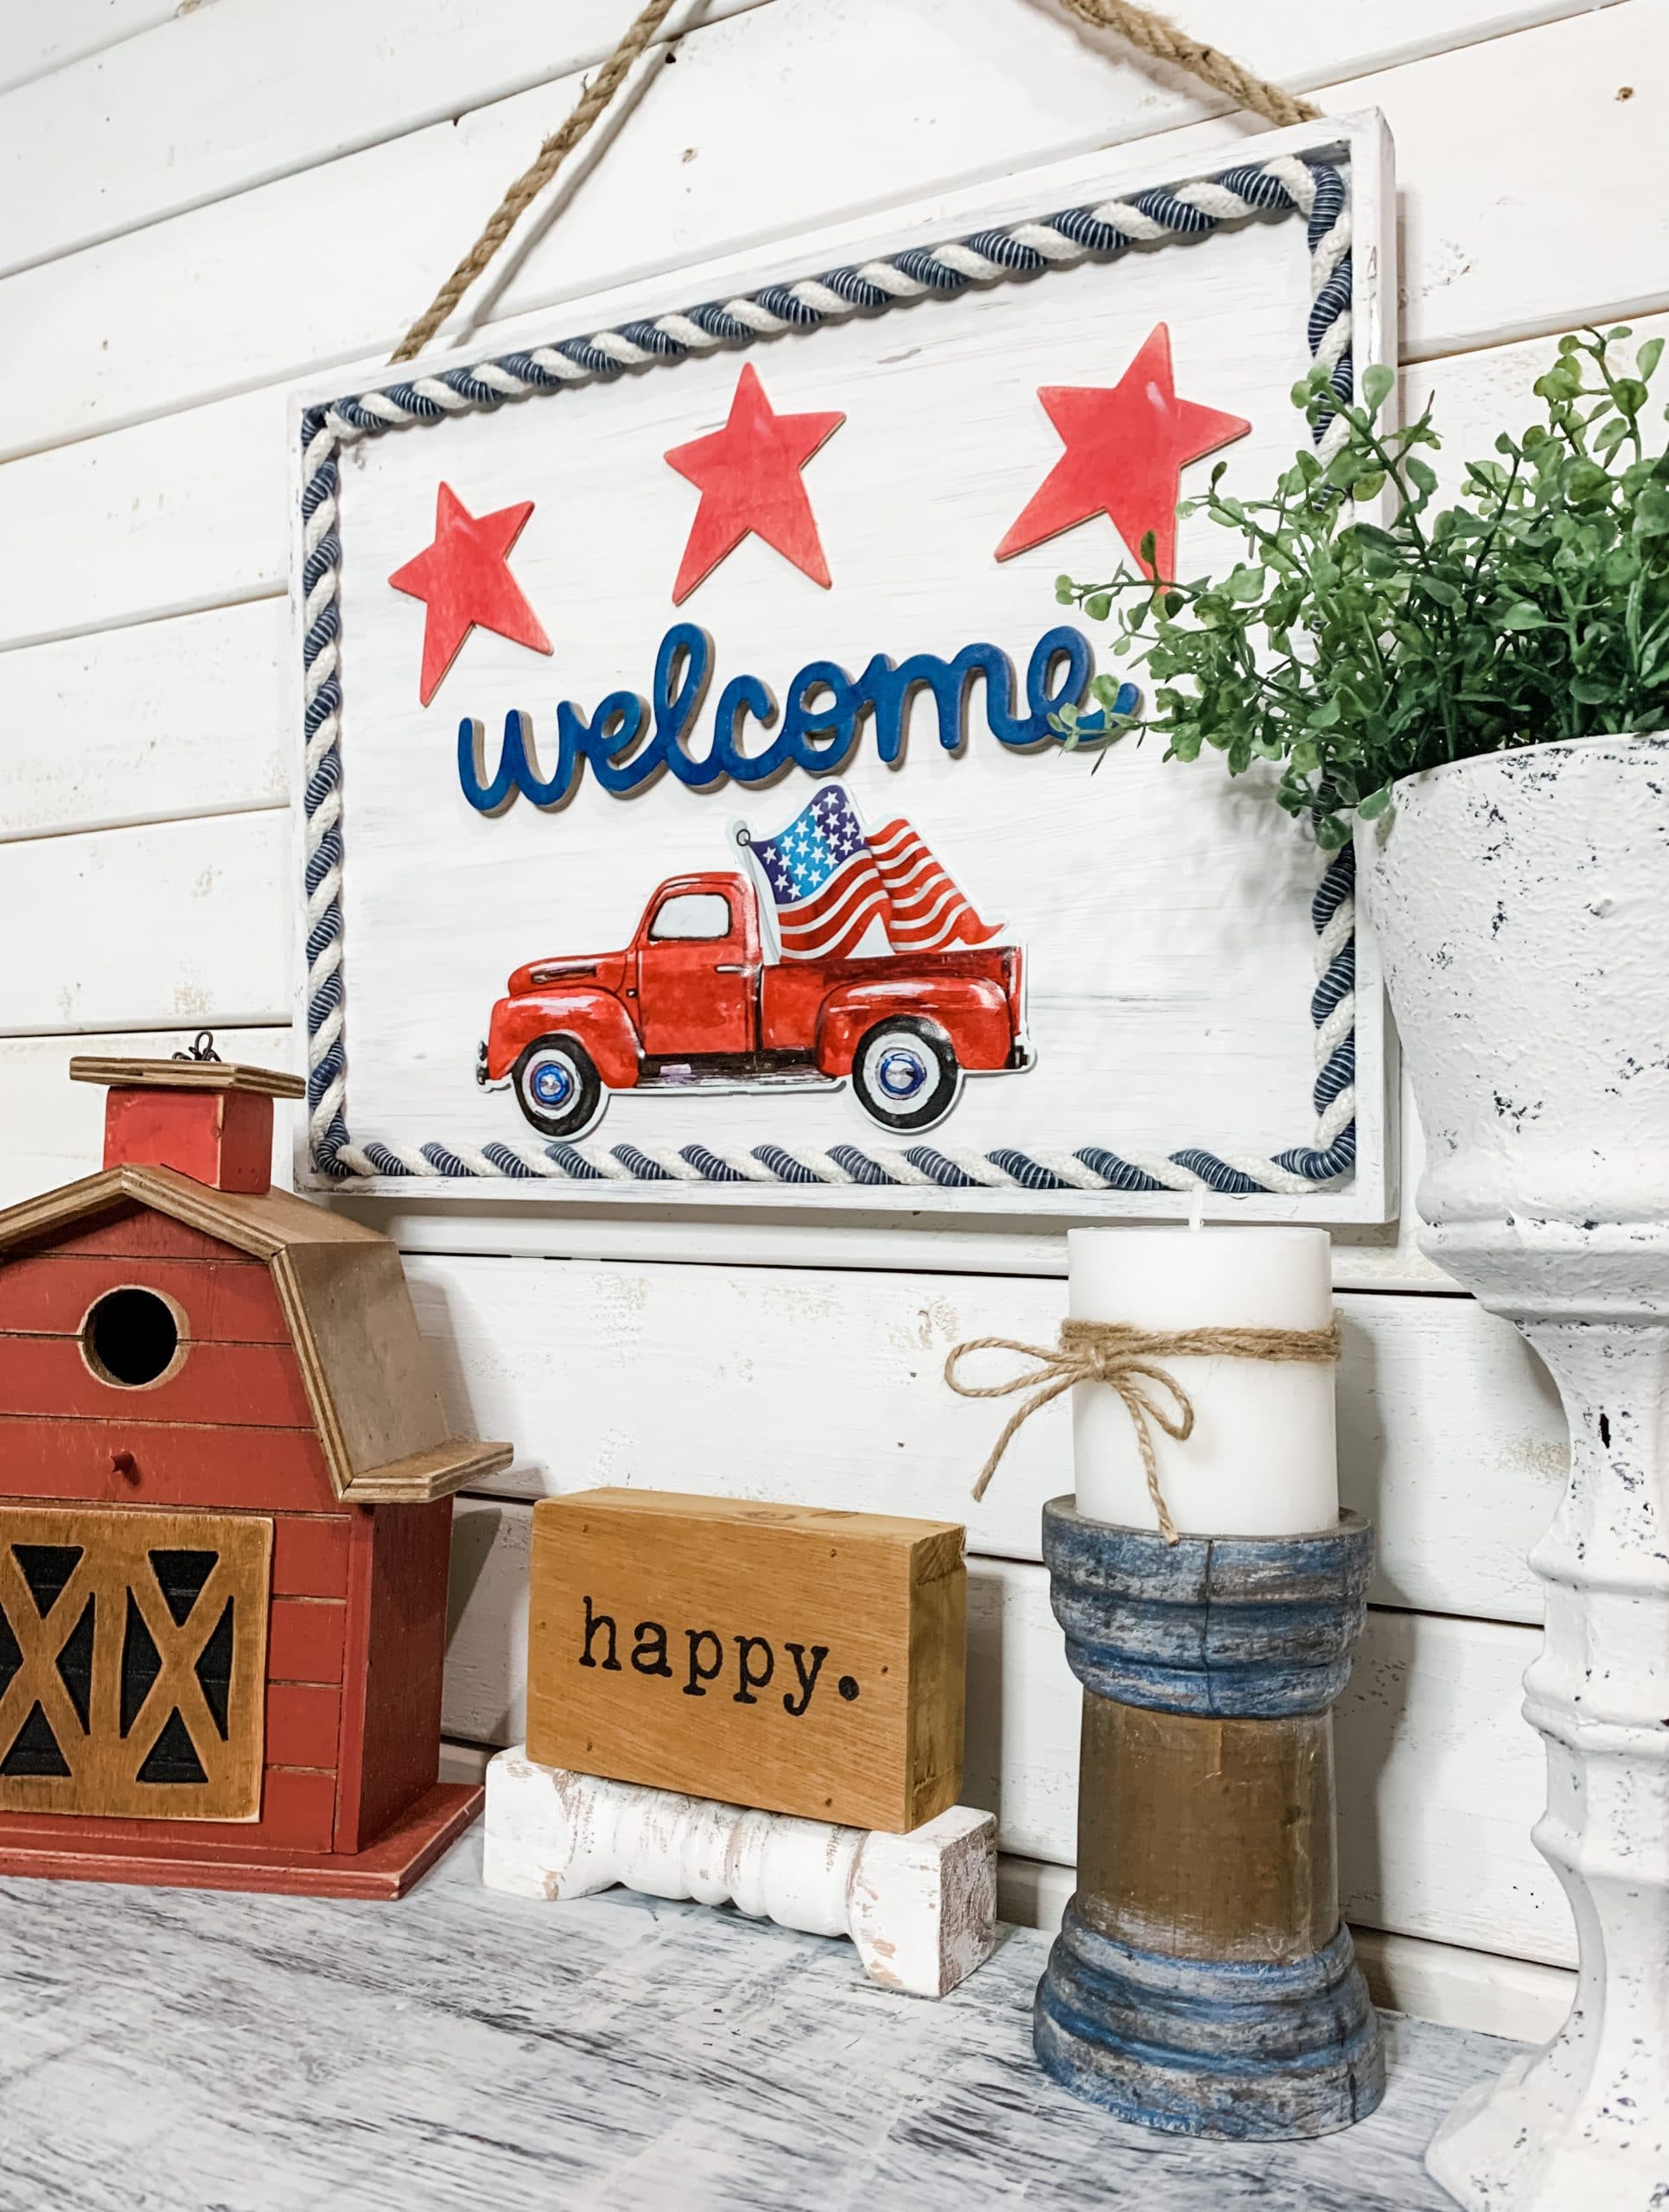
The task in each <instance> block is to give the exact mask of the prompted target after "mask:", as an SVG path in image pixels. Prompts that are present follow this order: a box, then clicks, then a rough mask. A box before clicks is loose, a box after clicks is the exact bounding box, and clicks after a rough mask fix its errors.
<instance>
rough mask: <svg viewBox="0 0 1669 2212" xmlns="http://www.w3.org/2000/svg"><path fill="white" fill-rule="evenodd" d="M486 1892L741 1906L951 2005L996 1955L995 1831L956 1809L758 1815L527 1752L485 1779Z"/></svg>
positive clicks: (504, 1758) (887, 1979)
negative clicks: (619, 1893)
mask: <svg viewBox="0 0 1669 2212" xmlns="http://www.w3.org/2000/svg"><path fill="white" fill-rule="evenodd" d="M481 1878H482V1879H483V1881H484V1882H485V1883H486V1884H487V1887H488V1889H494V1890H506V1891H509V1892H510V1893H511V1894H512V1895H513V1896H515V1897H551V1898H564V1897H590V1896H592V1895H594V1894H595V1893H596V1891H599V1890H607V1889H612V1888H613V1887H614V1886H615V1884H617V1883H619V1884H621V1885H624V1886H625V1887H626V1888H627V1889H628V1890H641V1891H644V1892H645V1893H646V1894H647V1895H648V1896H650V1897H693V1898H695V1899H696V1900H697V1901H698V1903H700V1904H734V1905H735V1906H736V1909H737V1910H738V1911H740V1912H744V1913H747V1914H748V1915H749V1916H750V1917H751V1918H753V1919H755V1920H774V1921H776V1922H777V1923H779V1925H780V1926H781V1927H784V1928H797V1929H801V1930H803V1931H804V1932H805V1933H806V1934H807V1935H810V1936H850V1939H851V1941H852V1942H853V1943H854V1944H855V1945H856V1946H857V1955H858V1957H859V1959H860V1960H861V1961H862V1962H863V1971H864V1972H865V1973H866V1974H868V1975H869V1977H870V1980H871V1981H877V1982H879V1983H880V1984H881V1985H882V1987H883V1988H886V1989H896V1990H901V1991H903V1992H904V1993H907V1994H908V1995H909V1996H912V1997H944V1996H946V1995H947V1994H948V1993H950V1991H952V1989H954V1988H955V1987H956V1986H957V1984H958V1983H959V1982H961V1981H965V1980H967V1978H968V1976H969V1975H970V1974H971V1973H972V1972H973V1970H974V1968H975V1967H978V1966H980V1965H982V1964H983V1963H984V1961H985V1960H986V1959H987V1958H988V1957H989V1956H990V1955H991V1945H992V1942H994V1940H995V1937H996V1928H997V1822H996V1821H995V1820H994V1819H993V1818H992V1817H991V1815H990V1814H989V1813H980V1812H976V1811H974V1810H973V1809H972V1808H971V1807H968V1806H965V1805H953V1806H952V1807H951V1808H950V1809H949V1811H947V1812H944V1813H940V1815H939V1816H938V1818H937V1819H936V1820H931V1821H925V1822H924V1823H923V1824H922V1826H921V1827H919V1828H913V1829H911V1831H910V1832H909V1834H908V1835H888V1834H883V1833H882V1831H881V1830H879V1829H876V1830H870V1829H866V1828H849V1827H837V1826H836V1825H835V1824H834V1823H833V1822H832V1821H801V1820H794V1819H793V1818H791V1817H790V1815H787V1814H786V1813H760V1812H750V1811H749V1810H747V1809H746V1808H744V1807H742V1806H740V1805H725V1804H721V1803H719V1802H717V1800H716V1799H712V1798H708V1797H685V1796H679V1795H678V1792H677V1791H675V1790H672V1789H638V1788H636V1787H635V1786H634V1784H632V1783H626V1782H606V1781H604V1780H603V1779H602V1777H600V1776H597V1775H594V1774H575V1773H572V1772H570V1770H568V1769H566V1768H564V1767H551V1766H540V1765H538V1764H537V1763H536V1762H535V1761H534V1760H532V1759H530V1758H528V1757H527V1754H526V1751H524V1750H523V1749H522V1747H521V1745H515V1746H514V1747H513V1749H512V1750H510V1751H500V1752H499V1754H498V1756H497V1757H496V1758H493V1759H491V1760H489V1761H488V1763H487V1834H486V1844H485V1849H484V1852H483V1854H482V1862H481Z"/></svg>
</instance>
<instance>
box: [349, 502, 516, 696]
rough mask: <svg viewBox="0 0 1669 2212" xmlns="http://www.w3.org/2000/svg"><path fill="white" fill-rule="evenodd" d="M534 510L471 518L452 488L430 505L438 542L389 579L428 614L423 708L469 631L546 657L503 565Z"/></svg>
mask: <svg viewBox="0 0 1669 2212" xmlns="http://www.w3.org/2000/svg"><path fill="white" fill-rule="evenodd" d="M532 512H533V502H532V500H531V499H524V500H522V501H521V503H520V505H518V506H513V507H500V509H499V510H498V512H496V513H495V514H490V515H472V514H471V513H470V512H469V510H468V508H467V507H466V506H465V505H464V504H463V501H462V499H460V498H459V497H458V495H457V493H455V491H454V490H453V489H452V486H450V485H449V484H443V485H442V486H441V487H440V490H439V491H438V493H436V498H435V536H434V540H433V542H432V543H430V544H429V545H426V546H425V547H424V550H423V551H422V552H421V553H419V554H418V555H417V558H416V560H414V561H408V562H407V563H406V564H405V567H404V568H403V569H395V571H394V573H393V575H392V576H391V577H390V578H389V579H388V581H389V582H390V583H391V584H392V585H393V587H394V588H395V590H396V591H403V592H409V593H410V594H411V597H412V598H413V599H421V600H423V601H425V602H426V604H427V606H428V609H429V612H428V614H427V616H426V617H425V619H424V626H423V674H422V676H421V677H419V678H418V682H417V696H418V698H419V699H420V700H421V701H422V702H423V704H424V706H425V707H426V706H427V705H428V704H429V702H430V700H431V699H432V698H433V697H434V696H435V694H436V691H437V690H439V688H440V682H441V678H442V677H443V676H444V675H445V674H446V671H447V670H448V669H449V668H450V667H451V665H452V664H453V662H454V661H455V659H456V658H457V657H458V651H459V648H460V647H461V646H462V644H463V641H464V639H466V638H467V637H468V635H469V632H471V630H473V629H475V628H477V627H480V628H481V629H483V630H495V631H496V632H498V634H499V636H500V637H501V638H508V639H510V640H511V642H512V643H513V644H514V645H531V646H532V649H533V651H534V652H536V653H548V652H550V650H551V640H550V639H549V638H547V637H546V636H545V632H544V631H543V630H542V629H541V628H540V626H539V623H538V616H537V615H536V614H535V613H534V612H533V610H532V607H530V606H529V605H528V604H527V601H526V599H525V598H524V597H523V595H522V590H521V587H520V585H519V584H518V582H516V580H515V578H514V577H513V575H511V573H510V570H509V567H508V565H507V556H508V554H509V551H510V548H511V547H512V546H513V544H514V543H515V542H516V540H517V539H518V538H519V537H520V536H521V533H522V529H523V526H524V524H526V520H527V518H528V516H529V515H531V514H532Z"/></svg>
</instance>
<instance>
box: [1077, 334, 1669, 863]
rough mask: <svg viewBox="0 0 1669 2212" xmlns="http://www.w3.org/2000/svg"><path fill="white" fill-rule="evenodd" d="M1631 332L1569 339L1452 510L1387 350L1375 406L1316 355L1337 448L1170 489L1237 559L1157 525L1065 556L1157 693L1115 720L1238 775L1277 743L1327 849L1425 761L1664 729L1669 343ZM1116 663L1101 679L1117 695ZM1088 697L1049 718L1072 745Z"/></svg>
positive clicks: (1318, 420) (1304, 811)
mask: <svg viewBox="0 0 1669 2212" xmlns="http://www.w3.org/2000/svg"><path fill="white" fill-rule="evenodd" d="M1630 335H1631V333H1630V332H1629V331H1628V330H1627V329H1617V330H1613V331H1610V332H1609V333H1608V334H1605V335H1603V336H1602V335H1601V334H1600V333H1598V332H1597V331H1589V332H1587V333H1585V334H1583V335H1582V336H1580V337H1577V336H1569V337H1565V338H1563V339H1561V340H1560V341H1559V351H1558V359H1557V360H1556V361H1555V363H1554V364H1553V365H1552V367H1551V368H1550V369H1549V370H1548V371H1547V372H1546V374H1545V376H1543V377H1541V378H1538V381H1537V384H1536V386H1535V390H1536V392H1537V394H1538V397H1540V398H1541V399H1543V400H1544V401H1545V404H1546V410H1547V418H1546V421H1545V423H1538V424H1536V425H1535V426H1533V427H1532V429H1528V430H1526V432H1525V433H1524V435H1523V436H1522V437H1521V438H1513V437H1509V436H1507V435H1502V436H1500V437H1499V438H1497V439H1496V441H1495V453H1496V455H1497V456H1498V457H1497V458H1495V459H1493V460H1489V461H1471V462H1469V463H1468V465H1467V467H1466V469H1465V472H1464V478H1463V480H1462V486H1461V488H1460V491H1459V493H1458V494H1457V496H1456V499H1455V501H1454V504H1453V505H1448V506H1442V507H1439V506H1437V505H1436V504H1435V502H1436V495H1437V477H1436V472H1435V471H1434V470H1433V468H1432V467H1431V466H1430V462H1429V461H1426V460H1425V459H1424V454H1423V452H1422V448H1436V447H1437V446H1438V445H1439V444H1440V442H1441V441H1440V440H1439V438H1438V435H1437V433H1436V430H1435V429H1433V427H1432V423H1431V410H1430V406H1429V405H1428V406H1427V408H1426V409H1425V410H1424V413H1422V414H1421V416H1419V418H1418V420H1417V421H1416V422H1413V423H1409V424H1407V425H1406V426H1405V428H1403V429H1391V428H1389V427H1387V426H1386V424H1385V423H1384V422H1383V420H1382V415H1383V410H1384V407H1385V403H1386V399H1387V398H1388V397H1389V396H1390V394H1391V392H1392V389H1393V386H1394V383H1395V378H1394V377H1393V375H1392V372H1391V371H1390V370H1389V369H1387V368H1384V367H1380V366H1377V365H1376V366H1374V367H1371V368H1369V369H1368V370H1366V372H1365V373H1364V375H1363V377H1362V379H1361V399H1360V404H1348V405H1347V406H1345V407H1344V408H1343V409H1342V410H1341V409H1340V406H1339V399H1338V396H1337V395H1336V393H1335V391H1333V389H1332V387H1331V385H1330V384H1329V383H1328V376H1327V372H1326V371H1325V370H1323V369H1319V368H1318V369H1316V370H1315V371H1313V372H1311V374H1310V375H1309V377H1308V378H1306V379H1305V381H1304V382H1303V383H1302V384H1300V385H1297V386H1296V388H1295V390H1294V392H1293V400H1294V404H1296V405H1297V406H1299V407H1301V408H1302V409H1303V412H1304V415H1305V416H1306V418H1307V420H1308V422H1309V425H1310V428H1311V430H1312V432H1313V431H1314V430H1315V429H1317V427H1318V426H1319V425H1321V424H1323V423H1326V422H1327V421H1328V418H1329V417H1331V416H1334V415H1335V412H1336V413H1339V414H1341V419H1342V422H1343V424H1344V432H1343V442H1342V444H1341V445H1340V446H1339V448H1338V450H1337V451H1336V452H1335V454H1333V455H1332V457H1331V458H1330V459H1329V460H1328V461H1326V462H1325V463H1323V462H1322V461H1320V460H1319V459H1318V458H1317V457H1316V455H1315V454H1314V453H1313V452H1303V453H1300V454H1298V455H1297V457H1296V460H1295V461H1294V463H1293V465H1292V467H1290V469H1288V470H1287V472H1286V473H1285V474H1284V476H1283V477H1282V478H1281V480H1280V481H1279V484H1278V485H1277V488H1276V491H1275V494H1274V496H1273V498H1271V499H1236V498H1233V497H1231V496H1230V494H1229V493H1228V492H1227V491H1226V490H1225V488H1224V486H1223V479H1224V476H1225V474H1226V463H1223V462H1219V464H1218V465H1217V467H1215V468H1214V469H1213V471H1212V475H1211V488H1210V490H1209V491H1208V492H1207V493H1206V495H1205V496H1204V498H1203V499H1197V500H1190V501H1188V502H1186V503H1185V504H1184V505H1183V506H1182V508H1181V509H1180V512H1182V514H1184V515H1186V514H1189V513H1193V512H1204V513H1206V514H1208V515H1209V516H1210V517H1211V518H1212V519H1213V520H1214V521H1215V522H1219V523H1221V524H1224V525H1225V526H1226V528H1227V529H1229V530H1232V531H1234V532H1236V533H1237V534H1238V535H1239V537H1240V539H1241V541H1242V543H1243V545H1244V548H1245V551H1244V555H1243V556H1242V557H1241V558H1240V559H1239V560H1237V561H1236V562H1235V563H1234V565H1233V568H1232V569H1229V570H1228V572H1227V574H1226V575H1221V576H1220V577H1218V578H1215V579H1203V578H1202V579H1201V580H1200V581H1199V582H1194V583H1182V582H1160V583H1159V584H1158V585H1157V586H1156V584H1155V581H1154V574H1153V560H1154V541H1153V538H1152V537H1151V536H1149V537H1146V538H1144V539H1143V543H1142V547H1141V553H1142V557H1143V563H1144V565H1145V569H1146V573H1145V574H1143V573H1138V572H1136V571H1132V570H1131V569H1128V568H1121V569H1119V571H1118V574H1117V575H1114V576H1113V577H1112V579H1111V580H1110V581H1109V582H1105V583H1098V584H1080V583H1074V582H1073V581H1072V580H1071V579H1070V578H1069V577H1067V576H1062V577H1061V578H1060V579H1059V581H1058V582H1057V585H1056V596H1057V598H1059V599H1060V600H1061V602H1062V603H1063V604H1065V605H1068V606H1072V605H1075V606H1078V607H1081V608H1082V609H1083V611H1084V613H1086V615H1088V616H1089V617H1090V618H1091V619H1092V620H1107V619H1108V618H1109V617H1112V619H1113V620H1116V622H1117V625H1118V636H1117V638H1116V639H1114V641H1113V645H1112V652H1113V654H1114V656H1115V657H1120V658H1129V659H1131V660H1132V662H1133V663H1134V664H1136V665H1138V666H1143V667H1145V669H1146V671H1148V673H1149V675H1150V677H1152V678H1153V679H1154V688H1153V696H1152V705H1151V708H1150V710H1149V711H1148V712H1147V713H1145V714H1143V715H1136V716H1133V717H1131V718H1130V719H1129V720H1128V721H1124V722H1122V723H1120V724H1118V725H1116V726H1115V728H1114V730H1113V733H1112V734H1114V735H1122V734H1125V733H1126V732H1128V731H1132V730H1133V731H1137V732H1145V731H1147V730H1151V731H1153V732H1154V733H1155V734H1156V735H1158V736H1162V737H1163V738H1164V739H1165V740H1166V741H1167V753H1166V757H1167V759H1172V758H1174V759H1176V760H1197V759H1198V758H1199V756H1200V754H1201V752H1202V751H1203V750H1204V749H1205V748H1206V747H1212V748H1214V750H1216V751H1217V752H1220V753H1222V754H1224V755H1225V757H1226V760H1227V764H1228V766H1229V768H1230V770H1231V771H1232V772H1233V773H1235V774H1237V775H1238V774H1239V773H1240V772H1242V771H1244V770H1245V769H1246V768H1248V767H1249V766H1251V765H1252V762H1254V761H1257V760H1273V761H1278V762H1279V763H1280V764H1281V783H1280V791H1279V797H1280V802H1281V804H1282V805H1283V806H1284V807H1285V808H1286V809H1287V810H1289V811H1290V813H1293V814H1296V815H1303V816H1307V817H1309V819H1310V820H1311V822H1312V823H1313V824H1314V827H1315V836H1316V838H1317V840H1318V842H1320V843H1321V844H1322V846H1323V847H1324V848H1326V849H1334V848H1336V847H1337V846H1339V845H1341V844H1342V843H1343V842H1345V840H1346V838H1347V836H1349V834H1350V816H1351V814H1352V813H1353V811H1354V813H1356V814H1360V815H1361V816H1363V817H1366V818H1368V819H1370V820H1371V819H1372V818H1373V817H1375V816H1378V815H1383V814H1384V813H1386V811H1387V810H1388V809H1389V807H1390V804H1391V786H1392V784H1393V783H1394V782H1395V781H1396V780H1397V779H1398V777H1400V776H1406V775H1410V774H1412V773H1413V772H1415V771H1416V770H1417V769H1422V768H1430V767H1435V766H1438V765H1439V764H1440V763H1442V762H1443V761H1447V760H1465V759H1468V758H1469V757H1470V756H1472V755H1474V754H1477V753H1496V752H1500V751H1501V750H1503V749H1504V748H1506V747H1512V746H1522V745H1530V744H1534V743H1537V742H1538V741H1544V740H1548V739H1553V738H1577V737H1590V736H1597V735H1601V734H1607V733H1616V732H1624V731H1634V732H1639V731H1646V730H1654V729H1660V728H1663V727H1664V726H1665V724H1666V722H1669V455H1666V454H1663V453H1661V452H1659V453H1656V454H1648V453H1647V450H1646V448H1645V444H1644V442H1643V441H1642V437H1641V417H1642V415H1643V414H1644V411H1645V409H1646V406H1647V397H1648V387H1649V385H1650V384H1651V380H1652V378H1653V373H1654V372H1655V370H1656V368H1657V365H1658V359H1659V355H1660V353H1661V352H1662V350H1663V340H1661V339H1658V338H1653V339H1651V340H1648V341H1647V343H1646V344H1644V345H1642V346H1640V349H1639V353H1638V356H1637V358H1636V359H1635V361H1634V365H1633V366H1632V368H1630V369H1628V371H1626V372H1625V371H1623V370H1622V369H1621V368H1620V367H1619V365H1618V364H1617V362H1616V361H1615V358H1614V348H1615V346H1617V345H1619V344H1620V343H1621V341H1622V340H1626V339H1628V337H1629V336H1630ZM1369 503H1373V504H1372V505H1370V504H1369ZM1118 683H1119V677H1118V676H1117V675H1106V676H1098V677H1096V678H1095V679H1094V683H1093V685H1092V690H1093V693H1094V696H1095V697H1096V699H1097V700H1098V701H1099V702H1100V704H1101V705H1102V706H1103V707H1104V708H1105V709H1106V710H1107V714H1108V715H1111V714H1112V708H1113V701H1114V699H1115V698H1116V696H1117V693H1118ZM1078 720H1079V717H1078V715H1077V714H1076V713H1075V712H1074V711H1073V709H1066V710H1065V711H1064V712H1063V713H1062V714H1061V715H1060V717H1059V718H1058V727H1059V728H1061V732H1062V733H1063V734H1064V735H1065V736H1066V738H1067V742H1068V743H1069V744H1070V743H1074V742H1076V741H1078V731H1077V727H1076V725H1077V722H1078ZM1083 741H1084V742H1085V743H1089V742H1091V741H1092V740H1091V736H1090V734H1089V733H1088V732H1085V733H1084V736H1083ZM1097 741H1102V740H1101V738H1100V737H1099V736H1098V739H1097Z"/></svg>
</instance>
